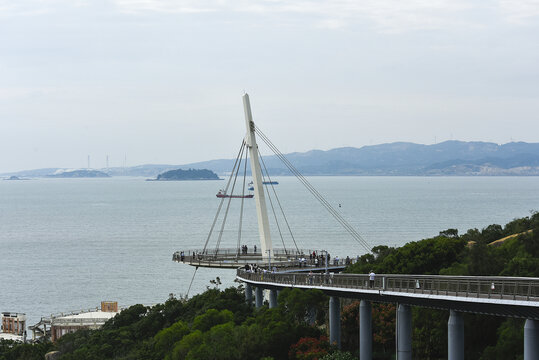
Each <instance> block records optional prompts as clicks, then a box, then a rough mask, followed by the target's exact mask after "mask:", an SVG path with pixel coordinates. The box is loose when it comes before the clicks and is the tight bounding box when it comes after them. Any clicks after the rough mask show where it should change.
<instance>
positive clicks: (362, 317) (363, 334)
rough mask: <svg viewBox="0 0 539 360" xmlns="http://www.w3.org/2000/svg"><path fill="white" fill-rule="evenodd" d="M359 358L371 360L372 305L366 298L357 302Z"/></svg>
mask: <svg viewBox="0 0 539 360" xmlns="http://www.w3.org/2000/svg"><path fill="white" fill-rule="evenodd" d="M359 359H360V360H372V306H371V302H370V301H366V300H361V302H360V303H359Z"/></svg>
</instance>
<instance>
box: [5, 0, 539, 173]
mask: <svg viewBox="0 0 539 360" xmlns="http://www.w3.org/2000/svg"><path fill="white" fill-rule="evenodd" d="M244 91H247V92H248V93H249V95H250V97H251V105H252V109H253V116H254V119H255V122H256V123H257V125H258V126H259V127H260V128H261V129H262V130H263V131H264V132H265V133H266V135H268V136H269V137H270V138H271V139H272V141H273V142H274V143H275V144H276V145H277V146H278V147H279V148H280V149H281V151H283V152H292V151H306V150H311V149H315V148H316V149H323V150H326V149H331V148H335V147H342V146H354V147H361V146H364V145H370V144H379V143H386V142H393V141H411V142H416V143H423V144H432V143H434V142H435V139H436V141H438V142H441V141H444V140H448V139H456V140H467V141H468V140H479V141H492V142H496V143H506V142H509V141H527V142H537V141H539V138H538V134H539V0H511V1H505V0H502V1H489V0H482V1H460V0H414V1H403V0H301V1H293V0H251V1H246V0H236V1H233V0H177V1H172V0H92V1H83V0H17V1H13V0H0V153H1V155H0V159H1V161H0V172H7V171H15V170H22V169H31V168H40V167H69V168H77V167H85V166H86V162H87V156H88V155H90V156H91V166H92V167H96V168H99V167H104V166H105V158H106V156H107V155H108V156H109V159H110V165H111V166H119V165H122V164H123V161H124V156H125V155H127V165H137V164H144V163H169V164H183V163H189V162H195V161H202V160H210V159H215V158H231V157H234V155H235V153H236V151H237V149H238V147H239V145H240V142H241V139H242V137H243V135H244V133H245V129H244V126H245V124H244V119H243V107H242V99H241V95H242V94H243V92H244Z"/></svg>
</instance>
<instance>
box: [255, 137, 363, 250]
mask: <svg viewBox="0 0 539 360" xmlns="http://www.w3.org/2000/svg"><path fill="white" fill-rule="evenodd" d="M256 132H257V134H258V135H259V136H260V138H261V139H262V140H263V141H264V142H265V143H266V145H267V146H268V147H270V149H271V150H272V151H273V152H274V153H275V155H276V156H277V157H278V158H279V159H280V160H281V161H282V162H283V163H284V164H285V165H286V166H287V167H288V169H289V170H290V171H291V172H292V173H293V174H294V175H295V176H296V177H297V178H298V180H300V181H301V182H302V183H303V185H304V186H305V187H306V188H307V189H308V190H309V191H310V192H311V194H312V195H313V196H314V197H315V198H316V199H317V200H318V201H319V202H320V203H321V204H322V205H323V206H324V207H325V208H326V210H327V211H328V212H329V213H330V214H331V215H332V216H333V217H334V218H335V219H336V220H337V221H338V222H339V223H340V224H341V225H342V226H343V227H344V228H345V230H346V231H348V233H349V234H350V235H352V237H353V238H354V240H355V241H356V242H358V243H359V244H360V245H361V246H363V247H364V248H365V249H366V250H367V251H368V252H370V251H371V250H370V249H371V247H370V245H369V244H368V243H367V241H365V239H363V238H362V237H361V235H359V233H358V232H357V231H356V230H355V229H354V228H353V227H352V226H351V225H350V224H348V222H347V221H346V220H345V219H344V218H343V217H342V216H341V215H340V214H339V213H338V212H337V211H336V210H335V209H333V207H332V206H331V204H329V202H328V201H327V200H326V199H325V198H324V197H323V196H322V195H321V194H320V193H319V192H318V191H317V190H316V189H315V188H314V187H313V186H312V185H311V184H310V183H309V182H308V181H307V179H305V177H304V176H303V175H302V174H301V173H300V172H299V171H298V170H297V169H296V168H295V167H294V166H293V165H292V163H290V161H288V159H287V158H286V157H285V156H284V155H283V154H282V153H281V152H280V151H279V149H277V147H276V146H275V145H274V144H273V143H272V142H271V141H270V140H269V139H268V137H267V136H266V135H264V133H262V131H261V130H260V129H259V128H258V127H256Z"/></svg>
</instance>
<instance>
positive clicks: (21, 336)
mask: <svg viewBox="0 0 539 360" xmlns="http://www.w3.org/2000/svg"><path fill="white" fill-rule="evenodd" d="M0 339H4V340H14V341H24V340H25V339H26V314H21V313H12V312H3V313H2V331H1V332H0Z"/></svg>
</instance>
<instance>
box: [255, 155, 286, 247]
mask: <svg viewBox="0 0 539 360" xmlns="http://www.w3.org/2000/svg"><path fill="white" fill-rule="evenodd" d="M258 154H259V156H260V158H261V159H262V157H261V156H262V155H261V154H260V151H258ZM268 178H269V177H268ZM264 179H265V177H264V173H262V184H264ZM265 188H266V193H267V194H268V200H269V202H270V206H271V211H272V212H273V217H274V218H275V224H276V225H277V230H278V231H279V236H280V237H281V242H282V243H283V248H284V252H285V254H287V251H286V245H285V243H284V238H283V233H282V231H281V227H280V226H279V220H278V219H277V214H276V213H275V208H274V207H273V201H272V200H271V194H270V192H269V189H268V186H267V185H266V186H265Z"/></svg>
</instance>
